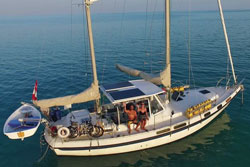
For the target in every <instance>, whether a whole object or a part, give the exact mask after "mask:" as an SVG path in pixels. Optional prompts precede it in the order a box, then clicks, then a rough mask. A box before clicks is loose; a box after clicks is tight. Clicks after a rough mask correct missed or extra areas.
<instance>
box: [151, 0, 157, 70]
mask: <svg viewBox="0 0 250 167" xmlns="http://www.w3.org/2000/svg"><path fill="white" fill-rule="evenodd" d="M157 3H158V0H156V1H155V4H154V9H153V15H152V18H151V24H150V31H149V39H150V40H149V41H150V53H149V56H150V73H152V71H153V64H152V61H153V57H152V52H153V47H152V45H153V43H152V30H153V21H154V18H155V12H156V7H157Z"/></svg>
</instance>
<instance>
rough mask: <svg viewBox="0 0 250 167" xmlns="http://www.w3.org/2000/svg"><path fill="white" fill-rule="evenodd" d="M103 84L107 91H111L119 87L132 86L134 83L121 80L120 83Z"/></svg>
mask: <svg viewBox="0 0 250 167" xmlns="http://www.w3.org/2000/svg"><path fill="white" fill-rule="evenodd" d="M102 86H103V88H104V89H105V90H106V91H110V90H115V89H119V88H126V87H131V86H134V85H133V84H132V83H130V82H120V83H115V84H106V85H102Z"/></svg>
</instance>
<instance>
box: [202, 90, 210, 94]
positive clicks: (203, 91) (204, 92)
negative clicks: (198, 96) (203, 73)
mask: <svg viewBox="0 0 250 167" xmlns="http://www.w3.org/2000/svg"><path fill="white" fill-rule="evenodd" d="M200 93H202V94H208V93H210V91H208V90H206V89H204V90H201V91H200Z"/></svg>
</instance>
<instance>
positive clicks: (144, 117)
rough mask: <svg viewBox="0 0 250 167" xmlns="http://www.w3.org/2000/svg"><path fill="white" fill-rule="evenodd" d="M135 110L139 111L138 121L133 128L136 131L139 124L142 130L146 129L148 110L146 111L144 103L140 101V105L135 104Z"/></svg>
mask: <svg viewBox="0 0 250 167" xmlns="http://www.w3.org/2000/svg"><path fill="white" fill-rule="evenodd" d="M137 110H138V112H139V113H140V114H139V121H140V122H139V123H138V124H137V126H136V128H135V130H136V131H137V129H138V127H139V126H141V129H142V130H145V131H148V130H147V129H146V128H145V125H146V123H147V120H148V112H147V108H146V107H145V104H144V103H143V102H142V103H141V107H140V106H139V105H137Z"/></svg>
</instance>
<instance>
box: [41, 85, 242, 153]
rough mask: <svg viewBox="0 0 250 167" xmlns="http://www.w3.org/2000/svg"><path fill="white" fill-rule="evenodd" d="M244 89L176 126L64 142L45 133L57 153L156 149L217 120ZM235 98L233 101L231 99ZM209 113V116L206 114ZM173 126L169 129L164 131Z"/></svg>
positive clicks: (235, 91)
mask: <svg viewBox="0 0 250 167" xmlns="http://www.w3.org/2000/svg"><path fill="white" fill-rule="evenodd" d="M240 90H241V88H240V87H237V88H236V89H235V90H233V91H232V92H231V94H229V95H228V96H227V97H225V98H224V100H222V101H221V102H219V103H217V104H216V105H215V106H214V107H213V108H212V109H211V110H209V111H208V112H210V115H206V114H207V113H208V112H205V113H204V114H201V115H200V116H196V117H193V118H192V119H190V120H188V119H187V120H185V121H183V122H178V123H176V124H173V125H172V126H166V127H162V128H158V129H156V130H150V131H149V132H143V133H138V134H132V135H127V136H121V137H113V138H111V137H110V138H105V139H102V138H100V139H92V140H78V141H63V140H61V139H59V138H56V139H53V138H52V137H50V136H49V135H48V134H47V133H45V139H46V141H47V142H48V143H49V144H50V146H51V148H52V149H53V150H54V152H55V153H56V154H57V155H65V156H99V155H109V154H120V153H126V152H133V151H139V150H144V149H148V148H153V147H157V146H161V145H164V144H168V143H171V142H174V141H177V140H180V139H182V138H185V137H187V136H189V135H191V134H193V133H195V132H197V131H198V130H200V129H201V128H203V127H204V126H206V125H207V124H208V123H209V122H211V121H212V120H214V119H215V118H216V117H217V116H218V115H219V114H220V113H221V112H222V111H223V110H224V109H225V108H226V107H227V106H228V105H229V103H230V101H231V99H233V98H234V97H235V96H236V94H237V93H238V92H239V91H240ZM229 98H231V99H230V100H228V99H229ZM205 115H206V117H205ZM184 122H186V126H183V127H181V128H179V129H174V126H176V125H180V124H182V123H184ZM168 128H170V129H171V130H170V131H168V132H164V130H166V129H168Z"/></svg>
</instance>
